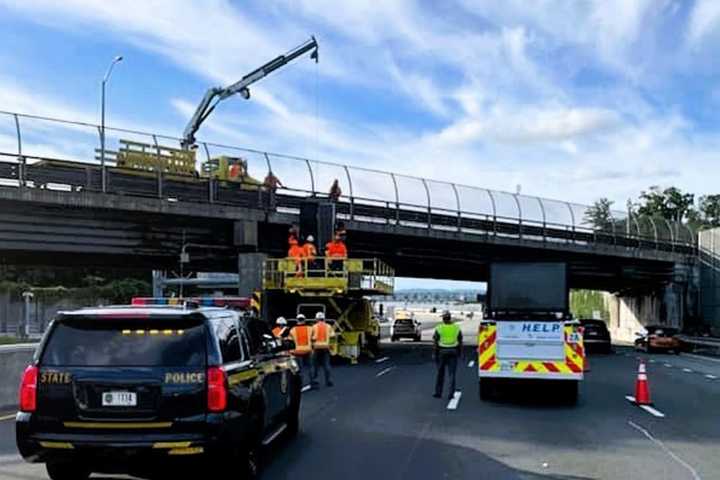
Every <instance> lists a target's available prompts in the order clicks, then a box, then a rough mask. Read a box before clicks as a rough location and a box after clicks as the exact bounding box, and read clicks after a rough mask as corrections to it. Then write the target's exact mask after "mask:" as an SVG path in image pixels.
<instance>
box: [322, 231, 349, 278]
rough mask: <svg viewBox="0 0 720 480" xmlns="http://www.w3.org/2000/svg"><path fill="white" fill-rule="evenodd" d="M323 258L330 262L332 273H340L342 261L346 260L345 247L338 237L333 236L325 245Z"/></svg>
mask: <svg viewBox="0 0 720 480" xmlns="http://www.w3.org/2000/svg"><path fill="white" fill-rule="evenodd" d="M325 256H326V257H327V260H328V262H330V270H332V271H334V272H339V271H342V269H343V261H344V260H345V259H346V258H347V247H346V246H345V242H343V240H342V237H341V236H340V235H338V234H335V236H334V237H333V239H332V241H330V242H328V243H327V244H326V245H325Z"/></svg>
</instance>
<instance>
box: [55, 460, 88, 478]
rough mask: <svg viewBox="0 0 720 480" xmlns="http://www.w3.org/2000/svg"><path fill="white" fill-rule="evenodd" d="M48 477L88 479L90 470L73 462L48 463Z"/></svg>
mask: <svg viewBox="0 0 720 480" xmlns="http://www.w3.org/2000/svg"><path fill="white" fill-rule="evenodd" d="M45 469H46V470H47V474H48V477H50V478H51V479H52V480H86V479H87V478H90V471H89V470H88V469H86V468H84V467H80V466H77V465H74V464H72V463H48V464H47V465H45Z"/></svg>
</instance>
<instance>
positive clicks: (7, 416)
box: [0, 413, 15, 422]
mask: <svg viewBox="0 0 720 480" xmlns="http://www.w3.org/2000/svg"><path fill="white" fill-rule="evenodd" d="M14 419H15V414H14V413H13V414H12V415H5V416H3V417H0V422H4V421H5V420H14Z"/></svg>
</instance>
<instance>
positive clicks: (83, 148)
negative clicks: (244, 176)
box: [0, 111, 696, 251]
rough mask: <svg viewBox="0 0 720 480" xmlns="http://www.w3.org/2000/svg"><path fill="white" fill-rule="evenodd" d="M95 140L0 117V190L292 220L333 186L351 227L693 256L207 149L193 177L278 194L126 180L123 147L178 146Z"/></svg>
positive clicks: (425, 187)
mask: <svg viewBox="0 0 720 480" xmlns="http://www.w3.org/2000/svg"><path fill="white" fill-rule="evenodd" d="M101 138H102V131H101V129H100V127H99V126H98V125H95V124H93V123H87V122H69V121H65V120H59V119H53V118H48V117H40V116H34V115H24V114H19V113H13V112H3V111H0V160H1V161H0V185H7V186H18V187H21V188H47V189H59V190H75V191H101V192H102V191H104V192H107V193H116V194H117V193H119V194H125V195H136V196H147V197H154V198H164V199H167V200H169V201H194V202H210V203H227V204H233V205H244V206H257V207H261V208H267V209H278V210H281V211H282V210H286V211H297V209H298V208H299V200H300V199H301V198H304V197H307V196H314V197H318V198H322V197H329V196H330V192H331V186H332V185H333V183H335V182H337V186H338V187H339V191H335V193H339V196H338V198H337V202H338V211H339V214H340V216H341V217H342V218H346V219H349V220H360V221H368V222H382V223H386V224H393V225H399V226H410V227H419V228H426V229H430V230H448V231H462V232H467V233H478V234H482V235H493V236H511V237H515V238H520V239H534V240H541V241H546V242H568V243H575V244H594V243H599V244H612V245H618V246H623V247H627V248H646V249H656V250H667V251H675V250H678V249H682V250H683V251H686V250H688V249H695V247H696V232H694V231H693V230H692V229H691V228H690V227H689V226H687V225H685V224H683V223H679V222H671V221H668V220H665V219H662V218H654V217H646V216H640V215H638V214H636V213H634V212H628V211H621V210H611V209H598V208H596V207H594V206H587V205H580V204H574V203H569V202H564V201H561V200H553V199H547V198H541V197H536V196H530V195H521V194H517V193H511V192H504V191H499V190H490V189H485V188H480V187H475V186H471V185H465V184H459V183H452V182H445V181H439V180H432V179H427V178H422V177H419V176H412V175H404V174H398V173H393V172H387V171H382V170H379V169H373V168H365V167H356V166H350V165H344V164H340V163H332V162H326V161H320V160H312V159H307V158H302V157H296V156H291V155H282V154H275V153H269V152H263V151H260V150H254V149H248V148H240V147H235V146H231V145H222V144H218V143H212V142H199V143H198V149H197V150H196V152H195V158H196V168H195V170H196V171H197V172H202V164H203V163H205V162H209V161H210V160H212V159H214V158H217V157H220V156H229V157H242V158H243V159H244V160H245V161H246V162H247V173H248V175H249V176H250V177H254V178H255V179H258V180H260V181H262V179H263V178H265V177H266V176H267V175H268V174H269V173H272V174H273V176H275V177H277V178H278V179H279V180H280V182H281V185H279V186H278V188H277V189H276V190H275V189H271V188H267V187H262V186H258V185H257V182H255V183H251V182H248V183H243V182H219V181H218V180H217V179H213V178H208V177H203V176H200V175H199V174H198V175H182V174H177V173H173V174H168V173H163V172H161V171H155V172H151V171H145V172H138V171H132V170H128V169H123V168H118V166H117V165H116V164H115V155H114V154H113V152H115V151H116V150H117V149H118V146H119V145H120V140H124V141H130V142H138V143H143V144H147V145H150V146H155V147H156V149H157V151H158V156H160V155H161V153H160V152H161V150H162V149H163V147H175V148H177V147H178V146H179V143H180V139H179V138H176V137H172V136H167V135H159V134H152V133H146V132H142V131H137V130H129V129H122V128H109V127H107V128H106V129H105V152H104V155H103V151H102V150H101V149H100V145H101V143H102V142H101ZM50 140H53V141H50ZM103 157H104V166H101V165H100V163H101V161H102V159H103ZM442 161H443V159H442V158H439V159H438V163H439V164H440V165H442ZM479 173H481V172H479Z"/></svg>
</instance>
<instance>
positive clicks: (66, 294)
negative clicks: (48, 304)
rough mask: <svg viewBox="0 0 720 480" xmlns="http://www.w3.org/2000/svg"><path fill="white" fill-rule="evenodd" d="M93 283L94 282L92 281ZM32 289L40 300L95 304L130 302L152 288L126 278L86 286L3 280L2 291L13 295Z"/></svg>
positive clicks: (147, 292) (0, 283)
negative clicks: (67, 300) (102, 302)
mask: <svg viewBox="0 0 720 480" xmlns="http://www.w3.org/2000/svg"><path fill="white" fill-rule="evenodd" d="M91 283H92V282H91ZM25 291H31V292H33V293H34V294H35V298H36V299H38V300H60V299H73V300H78V301H81V302H85V303H87V304H94V303H96V302H98V301H99V300H104V301H107V302H110V303H116V304H120V303H129V302H130V299H131V298H132V297H134V296H148V295H150V293H151V291H152V289H151V287H150V284H149V283H148V282H144V281H142V280H136V279H134V278H126V279H122V280H113V281H112V282H110V283H107V284H105V285H96V284H91V285H88V286H85V287H74V288H66V287H63V286H54V287H34V286H31V285H29V284H27V283H19V282H11V281H7V280H6V281H2V282H0V292H2V293H9V294H10V296H12V297H16V298H17V297H20V296H21V295H22V292H25Z"/></svg>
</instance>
